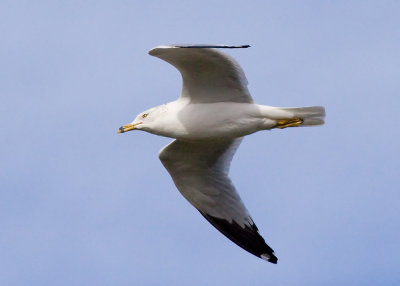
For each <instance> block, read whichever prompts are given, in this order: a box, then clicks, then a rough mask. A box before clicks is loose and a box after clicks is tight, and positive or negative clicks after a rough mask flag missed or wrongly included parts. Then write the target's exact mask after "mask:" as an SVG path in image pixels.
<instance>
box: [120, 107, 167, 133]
mask: <svg viewBox="0 0 400 286" xmlns="http://www.w3.org/2000/svg"><path fill="white" fill-rule="evenodd" d="M163 110H164V108H163V105H160V106H157V107H153V108H150V109H148V110H146V111H143V112H141V113H139V114H138V115H137V116H136V118H135V120H133V121H132V123H129V124H126V125H123V126H121V127H120V128H119V129H118V131H117V132H118V133H124V132H127V131H131V130H134V129H137V130H144V131H151V130H152V129H153V126H154V125H155V121H156V119H157V118H158V119H159V117H160V114H161V113H163Z"/></svg>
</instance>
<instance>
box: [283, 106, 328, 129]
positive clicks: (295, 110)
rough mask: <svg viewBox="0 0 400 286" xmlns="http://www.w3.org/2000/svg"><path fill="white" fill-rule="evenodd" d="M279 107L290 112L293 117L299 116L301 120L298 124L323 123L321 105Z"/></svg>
mask: <svg viewBox="0 0 400 286" xmlns="http://www.w3.org/2000/svg"><path fill="white" fill-rule="evenodd" d="M280 109H281V110H284V111H287V112H290V113H291V114H292V115H293V117H294V118H299V119H300V120H301V121H302V122H301V124H299V126H312V125H322V124H324V123H325V121H324V118H325V108H324V107H323V106H307V107H284V108H280ZM288 127H289V126H288Z"/></svg>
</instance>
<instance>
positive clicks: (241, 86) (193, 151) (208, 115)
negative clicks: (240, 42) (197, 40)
mask: <svg viewBox="0 0 400 286" xmlns="http://www.w3.org/2000/svg"><path fill="white" fill-rule="evenodd" d="M247 47H249V46H248V45H245V46H224V45H168V46H158V47H156V48H153V49H152V50H150V51H149V54H150V55H152V56H155V57H158V58H160V59H162V60H164V61H166V62H168V63H170V64H171V65H173V66H174V67H175V68H177V69H178V70H179V72H180V73H181V75H182V80H183V85H182V92H181V95H180V97H179V98H178V99H177V100H175V101H172V102H170V103H166V104H163V105H160V106H157V107H153V108H150V109H148V110H146V111H144V112H141V113H139V114H138V115H137V116H136V118H135V120H133V122H132V123H129V124H126V125H124V126H122V127H120V128H119V129H118V133H124V132H127V131H131V130H142V131H146V132H149V133H152V134H156V135H160V136H165V137H170V138H173V139H174V140H173V141H172V142H171V143H170V144H168V145H167V146H165V147H164V148H163V149H162V150H161V151H160V153H159V158H160V160H161V162H162V164H163V165H164V167H165V168H166V169H167V171H168V172H169V174H170V175H171V177H172V180H173V181H174V183H175V185H176V187H177V188H178V190H179V191H180V193H181V194H182V195H183V196H184V197H185V198H186V199H187V200H188V201H189V202H190V203H191V204H192V205H193V206H194V207H195V208H196V209H197V210H198V211H199V212H200V213H201V214H202V215H203V216H204V218H205V219H206V220H207V221H209V222H210V223H211V224H212V225H213V226H214V227H215V228H217V229H218V230H219V231H220V232H221V233H223V234H224V235H225V236H226V237H227V238H229V239H230V240H232V241H233V242H234V243H236V244H237V245H238V246H240V247H242V248H243V249H245V250H246V251H248V252H250V253H252V254H254V255H255V256H258V257H260V258H262V259H264V260H267V261H269V262H271V263H275V264H276V263H277V261H278V259H277V257H276V256H275V254H274V251H273V250H272V248H271V247H269V246H268V245H267V244H266V243H265V241H264V238H263V237H262V236H261V235H260V233H259V231H258V229H257V226H256V225H255V223H254V221H253V219H252V218H251V216H250V214H249V212H248V211H247V209H246V207H245V205H244V204H243V202H242V200H241V198H240V196H239V194H238V193H237V191H236V189H235V187H234V185H233V184H232V181H231V179H230V178H229V176H228V172H229V167H230V163H231V161H232V157H233V155H234V153H235V151H236V149H237V148H238V147H239V144H240V143H241V141H242V139H243V137H244V136H246V135H249V134H252V133H254V132H257V131H261V130H270V129H275V128H278V129H284V128H287V127H302V126H311V125H321V124H324V117H325V109H324V107H322V106H310V107H298V108H280V107H272V106H267V105H259V104H256V103H254V102H253V99H252V98H251V96H250V93H249V91H248V89H247V80H246V76H245V74H244V72H243V70H242V68H241V67H240V66H239V64H238V63H237V62H236V61H235V60H234V59H233V58H232V57H230V56H229V55H227V54H226V53H223V52H221V51H220V49H233V48H247Z"/></svg>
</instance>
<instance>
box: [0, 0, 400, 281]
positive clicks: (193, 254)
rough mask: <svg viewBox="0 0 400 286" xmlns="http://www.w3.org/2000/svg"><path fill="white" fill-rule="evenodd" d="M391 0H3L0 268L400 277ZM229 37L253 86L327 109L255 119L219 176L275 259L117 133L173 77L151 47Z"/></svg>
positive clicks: (42, 274) (264, 94)
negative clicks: (321, 115)
mask: <svg viewBox="0 0 400 286" xmlns="http://www.w3.org/2000/svg"><path fill="white" fill-rule="evenodd" d="M399 14H400V2H398V1H247V2H246V1H152V0H150V1H7V0H3V1H1V2H0V38H1V41H0V120H1V125H0V126H1V134H2V136H1V137H0V156H1V157H0V158H1V160H0V192H1V200H0V229H1V232H0V284H1V285H42V286H43V285H68V286H70V285H398V284H399V283H400V274H399V270H398V266H399V264H400V258H399V257H400V247H399V241H400V222H399V221H400V195H399V183H400V179H399V171H400V167H399V166H400V164H399V159H400V158H399V143H400V142H399V141H400V140H399V138H400V132H399V130H400V129H399V127H398V120H399V116H398V112H399V110H400V100H399V89H400V86H399V85H400V84H399V78H400V53H399V51H400V30H399V27H400V17H399ZM168 43H214V44H219V43H223V44H231V45H236V44H250V45H251V46H252V47H251V48H250V49H244V50H235V51H228V52H229V53H230V54H231V55H233V56H234V57H235V58H236V59H237V60H238V61H239V63H240V64H241V65H242V67H243V69H244V70H245V72H246V74H247V77H248V80H249V83H250V85H249V89H250V92H251V93H252V95H253V97H254V99H255V100H256V101H257V102H258V103H261V104H267V105H275V106H306V105H324V106H325V107H326V110H327V124H326V125H324V126H322V127H317V128H297V129H290V130H288V129H285V130H274V131H271V132H260V133H257V134H253V135H251V136H249V137H247V138H246V139H245V140H244V142H243V144H242V145H241V147H240V148H239V150H238V152H237V154H236V156H235V158H234V160H233V165H232V169H231V177H232V179H233V181H234V183H235V185H236V186H237V188H238V190H239V192H240V194H241V196H242V198H243V200H244V202H245V203H246V205H247V207H248V209H249V211H250V213H251V214H252V216H253V219H254V221H255V222H256V224H257V226H258V228H259V229H260V232H261V234H262V235H263V236H264V237H265V239H266V241H267V243H268V244H269V245H270V246H271V247H272V248H273V249H274V250H275V252H276V254H277V256H278V258H279V262H278V264H277V265H272V264H269V263H266V262H265V261H262V260H260V259H257V258H256V257H254V256H252V255H250V254H249V253H247V252H245V251H243V250H242V249H240V248H239V247H237V246H236V245H234V244H233V243H232V242H230V241H229V240H227V239H226V238H225V237H224V236H222V235H221V234H220V233H219V232H217V231H216V230H215V229H214V228H213V227H212V226H210V225H209V224H208V223H207V222H206V221H205V220H204V219H203V218H202V217H201V216H200V215H199V213H198V212H197V211H196V210H195V209H194V208H192V207H191V206H190V205H189V203H187V202H186V201H185V200H184V198H183V197H181V195H180V194H179V192H178V191H177V190H176V189H175V187H174V185H173V183H172V180H171V178H170V177H169V175H168V174H167V172H166V170H165V169H164V168H163V166H162V165H161V163H160V162H159V160H158V158H157V153H158V150H160V149H161V148H162V147H163V146H164V145H166V144H167V143H168V142H169V141H170V139H167V138H162V137H157V136H154V135H150V134H146V133H143V132H130V133H127V134H123V135H117V134H116V130H117V128H118V127H119V126H120V125H121V124H124V123H128V122H130V121H131V120H132V119H133V118H134V117H135V116H136V114H137V113H139V112H141V111H143V110H145V109H147V108H149V107H152V106H155V105H158V104H161V103H165V102H168V101H173V100H175V98H177V96H178V95H179V92H180V86H181V79H180V76H179V74H178V72H177V71H176V70H175V69H174V68H173V67H172V66H169V65H168V64H167V63H165V62H163V61H161V60H159V59H157V58H153V57H150V56H149V55H147V51H148V50H149V49H150V48H152V47H154V46H157V45H160V44H168Z"/></svg>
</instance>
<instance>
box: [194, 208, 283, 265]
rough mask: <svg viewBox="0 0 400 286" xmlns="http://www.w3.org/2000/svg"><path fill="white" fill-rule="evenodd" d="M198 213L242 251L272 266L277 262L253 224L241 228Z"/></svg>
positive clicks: (272, 251)
mask: <svg viewBox="0 0 400 286" xmlns="http://www.w3.org/2000/svg"><path fill="white" fill-rule="evenodd" d="M199 212H200V213H201V214H202V215H203V216H204V218H205V219H206V220H208V222H209V223H211V224H212V225H213V226H214V227H215V228H216V229H218V230H219V231H220V232H221V233H222V234H223V235H225V236H226V237H227V238H229V239H230V240H231V241H233V242H234V243H236V244H237V245H238V246H240V247H241V248H243V249H244V250H246V251H248V252H250V253H251V254H253V255H255V256H257V257H259V258H261V259H264V260H266V261H268V262H271V263H273V264H276V263H277V262H278V258H277V257H276V256H275V254H274V250H273V249H272V248H271V247H269V246H268V244H266V243H265V240H264V238H263V237H262V236H261V235H260V234H259V232H258V229H257V226H256V225H255V224H252V225H251V226H247V225H246V226H245V227H241V226H240V225H239V224H237V223H236V222H235V221H232V222H231V223H230V222H228V221H227V220H225V219H220V218H216V217H213V216H210V215H208V214H206V213H204V212H202V211H200V210H199Z"/></svg>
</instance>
